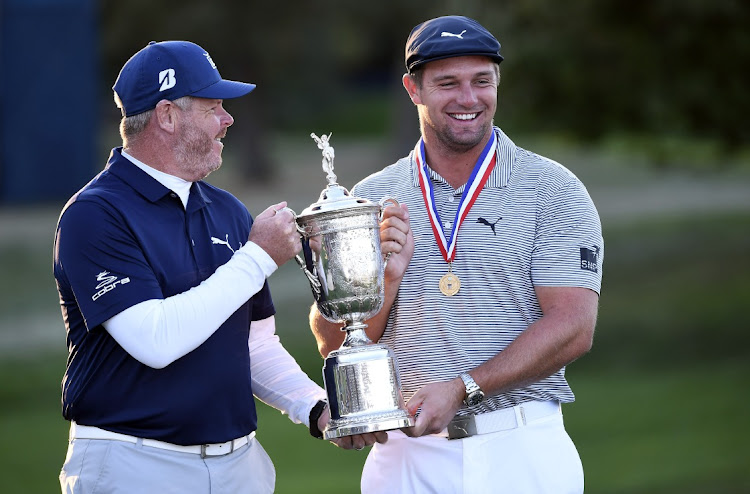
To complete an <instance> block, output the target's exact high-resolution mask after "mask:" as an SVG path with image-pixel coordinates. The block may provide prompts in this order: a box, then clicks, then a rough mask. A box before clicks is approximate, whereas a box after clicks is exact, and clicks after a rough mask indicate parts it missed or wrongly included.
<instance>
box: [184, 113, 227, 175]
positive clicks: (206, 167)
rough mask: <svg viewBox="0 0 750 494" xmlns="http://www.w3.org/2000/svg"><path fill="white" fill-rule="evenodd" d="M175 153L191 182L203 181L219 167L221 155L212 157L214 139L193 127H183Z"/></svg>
mask: <svg viewBox="0 0 750 494" xmlns="http://www.w3.org/2000/svg"><path fill="white" fill-rule="evenodd" d="M183 129H184V130H183V131H182V135H181V136H180V139H179V141H178V145H177V149H176V150H175V153H176V155H177V160H178V162H179V163H180V164H181V167H182V169H183V170H184V171H185V172H186V174H188V175H190V176H191V177H194V179H193V180H191V181H193V182H196V181H198V180H203V179H204V178H206V177H207V176H208V175H209V174H210V173H211V172H214V171H216V170H218V169H219V167H221V162H222V159H221V154H219V155H218V156H212V151H213V145H214V139H213V138H211V137H210V136H209V135H208V134H206V133H205V132H204V131H203V130H201V129H199V128H198V127H196V126H194V125H190V126H188V127H183Z"/></svg>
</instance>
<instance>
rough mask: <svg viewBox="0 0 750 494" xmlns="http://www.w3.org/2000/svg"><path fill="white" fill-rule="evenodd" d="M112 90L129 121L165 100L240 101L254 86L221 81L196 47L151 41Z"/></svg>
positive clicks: (137, 55)
mask: <svg viewBox="0 0 750 494" xmlns="http://www.w3.org/2000/svg"><path fill="white" fill-rule="evenodd" d="M112 89H113V90H114V92H115V102H116V103H117V106H118V107H119V108H120V110H121V111H122V114H123V116H125V117H130V116H133V115H138V114H139V113H143V112H145V111H148V110H152V109H154V108H156V104H157V103H158V102H159V101H161V100H163V99H166V100H170V101H172V100H176V99H178V98H182V97H183V96H195V97H197V98H210V99H231V98H238V97H240V96H243V95H245V94H247V93H249V92H250V91H252V90H253V89H255V84H248V83H245V82H237V81H228V80H225V79H222V78H221V76H220V75H219V70H218V69H217V68H216V64H215V63H214V61H213V60H212V59H211V56H210V55H209V54H208V52H207V51H206V50H204V49H203V48H201V47H200V46H198V45H196V44H195V43H191V42H189V41H162V42H160V43H157V42H155V41H152V42H150V43H149V44H148V45H146V47H145V48H143V49H142V50H140V51H139V52H138V53H136V54H135V55H133V56H132V57H131V58H130V60H128V61H127V62H125V65H123V67H122V69H121V70H120V75H118V76H117V81H115V85H114V86H112Z"/></svg>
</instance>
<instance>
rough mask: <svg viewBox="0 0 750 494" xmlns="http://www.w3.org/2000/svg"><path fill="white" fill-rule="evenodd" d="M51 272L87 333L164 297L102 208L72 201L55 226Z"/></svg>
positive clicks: (125, 232) (111, 213) (112, 215)
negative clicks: (73, 302) (69, 294)
mask: <svg viewBox="0 0 750 494" xmlns="http://www.w3.org/2000/svg"><path fill="white" fill-rule="evenodd" d="M55 270H56V272H57V278H58V282H61V280H62V283H67V284H68V288H69V289H70V291H72V293H73V294H74V296H75V299H76V303H77V305H78V307H79V308H80V311H81V313H82V315H83V318H84V321H85V323H86V327H87V329H88V330H89V331H91V330H92V329H93V328H95V327H96V326H98V325H100V324H101V323H103V322H104V321H106V320H108V319H109V318H111V317H113V316H115V315H117V314H119V313H120V312H122V311H123V310H125V309H127V308H128V307H131V306H133V305H136V304H138V303H140V302H143V301H145V300H150V299H161V298H164V296H163V293H162V290H161V288H160V286H159V283H158V280H157V278H156V276H155V274H154V272H153V270H152V269H151V267H150V266H149V264H148V262H147V261H146V258H145V256H144V253H143V251H142V248H141V246H140V245H139V244H138V242H137V241H136V238H135V236H134V235H133V234H132V232H131V231H129V229H128V228H127V226H126V222H125V221H124V219H123V218H122V217H121V216H120V214H119V213H118V212H117V211H116V210H115V209H114V208H111V207H108V206H107V205H104V204H101V203H97V202H93V201H76V202H74V203H72V204H71V205H70V206H69V207H68V208H67V209H66V210H65V211H64V212H63V214H62V216H61V218H60V221H59V223H58V229H57V239H56V249H55Z"/></svg>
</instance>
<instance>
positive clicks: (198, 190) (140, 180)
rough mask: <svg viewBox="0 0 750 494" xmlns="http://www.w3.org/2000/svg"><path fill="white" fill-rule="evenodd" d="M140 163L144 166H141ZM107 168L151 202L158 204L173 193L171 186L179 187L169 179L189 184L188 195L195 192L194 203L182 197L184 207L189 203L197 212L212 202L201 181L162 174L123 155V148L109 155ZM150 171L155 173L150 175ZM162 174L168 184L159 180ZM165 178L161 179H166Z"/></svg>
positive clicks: (116, 149) (113, 150)
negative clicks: (192, 181)
mask: <svg viewBox="0 0 750 494" xmlns="http://www.w3.org/2000/svg"><path fill="white" fill-rule="evenodd" d="M139 163H140V164H141V165H143V166H139ZM130 165H135V166H130ZM106 168H107V169H108V170H109V171H110V173H113V174H114V175H117V176H118V177H120V178H121V179H122V180H123V181H125V182H126V183H127V184H128V185H130V186H131V187H133V189H135V190H136V191H138V192H139V193H140V194H141V195H143V196H144V197H145V198H146V199H148V200H149V201H151V202H156V201H158V200H159V199H161V198H162V197H164V196H165V195H167V194H169V193H171V192H172V188H171V187H170V185H171V186H172V187H174V186H175V185H179V184H177V183H172V182H171V181H170V180H169V178H173V179H177V180H179V181H182V182H185V183H186V184H187V192H188V195H189V194H190V192H195V193H194V194H193V198H194V200H193V201H188V200H187V199H184V200H183V199H182V197H181V196H180V200H181V202H182V204H183V207H184V206H185V205H186V204H187V203H189V204H190V206H191V207H190V209H191V210H195V209H200V208H201V207H203V206H204V205H205V204H206V203H209V202H211V200H210V199H209V198H208V197H206V195H205V194H204V191H203V187H202V182H201V181H199V182H194V183H192V184H191V183H190V182H187V181H185V180H183V179H181V178H179V177H174V176H172V175H168V174H166V173H163V172H160V171H159V170H156V169H154V168H152V167H150V166H148V165H146V164H144V163H142V162H140V161H139V160H137V159H135V158H133V157H132V156H130V155H128V154H127V153H123V151H122V146H118V147H116V148H114V149H112V152H111V153H110V155H109V160H107V167H106ZM149 170H150V171H151V172H154V173H153V174H152V173H149ZM160 174H161V175H164V176H165V177H166V179H165V182H166V183H164V182H162V181H161V180H159V175H160ZM165 177H161V178H163V179H164V178H165ZM174 192H175V194H178V191H174Z"/></svg>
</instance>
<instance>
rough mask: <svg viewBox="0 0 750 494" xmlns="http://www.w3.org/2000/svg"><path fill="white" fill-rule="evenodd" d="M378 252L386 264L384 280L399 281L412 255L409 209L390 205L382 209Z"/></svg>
mask: <svg viewBox="0 0 750 494" xmlns="http://www.w3.org/2000/svg"><path fill="white" fill-rule="evenodd" d="M380 250H381V251H382V253H383V255H384V256H385V257H386V259H387V260H388V262H387V263H386V265H385V278H386V280H400V279H401V278H402V277H403V276H404V273H405V272H406V268H407V266H408V265H409V261H411V256H412V255H413V254H414V236H413V235H412V233H411V226H410V225H409V208H408V206H407V205H406V204H401V205H399V206H395V205H390V206H388V207H386V208H385V209H383V218H382V220H381V221H380Z"/></svg>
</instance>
